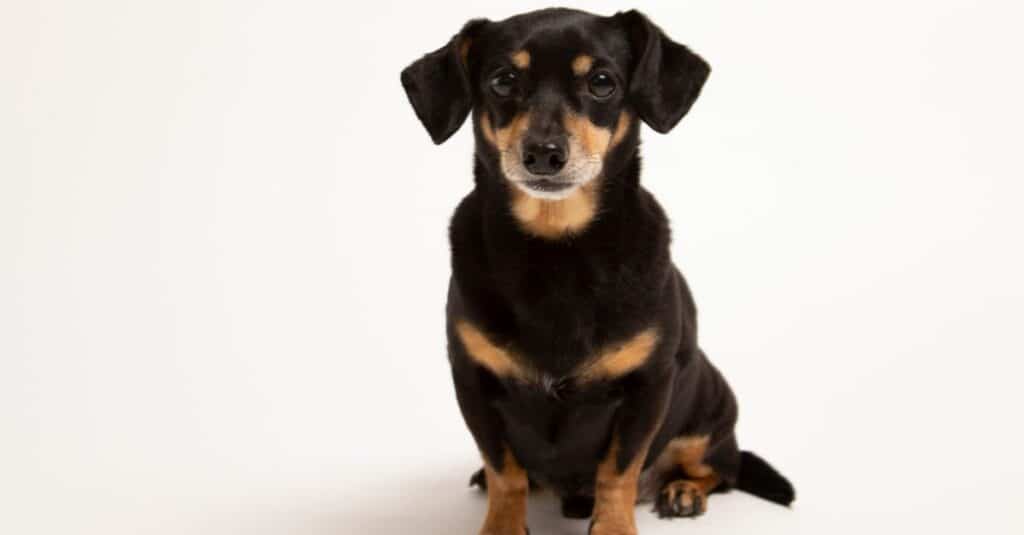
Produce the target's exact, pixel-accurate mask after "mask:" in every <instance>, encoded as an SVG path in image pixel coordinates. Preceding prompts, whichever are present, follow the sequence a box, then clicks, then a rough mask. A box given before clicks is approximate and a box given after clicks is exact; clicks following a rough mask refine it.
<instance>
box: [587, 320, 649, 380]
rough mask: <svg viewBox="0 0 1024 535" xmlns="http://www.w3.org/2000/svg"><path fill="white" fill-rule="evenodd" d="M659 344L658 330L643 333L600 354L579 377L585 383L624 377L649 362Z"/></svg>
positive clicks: (590, 361) (588, 363)
mask: <svg viewBox="0 0 1024 535" xmlns="http://www.w3.org/2000/svg"><path fill="white" fill-rule="evenodd" d="M657 344H658V331H657V330H655V329H653V328H651V329H647V330H645V331H642V332H640V333H639V334H637V335H635V336H633V337H632V338H630V339H629V340H627V341H625V342H623V343H622V344H621V345H618V346H615V347H612V348H609V349H606V350H604V351H602V352H600V353H598V354H597V355H596V356H595V357H593V358H592V359H590V360H589V361H588V362H587V363H586V364H584V365H583V368H582V369H581V370H580V371H579V374H578V377H579V379H580V380H581V381H583V382H589V381H601V380H610V379H615V378H618V377H622V376H623V375H626V374H627V373H629V372H631V371H633V370H636V369H637V368H639V367H640V366H642V365H643V364H644V362H647V359H648V358H650V356H651V353H652V352H653V351H654V347H655V346H656V345H657Z"/></svg>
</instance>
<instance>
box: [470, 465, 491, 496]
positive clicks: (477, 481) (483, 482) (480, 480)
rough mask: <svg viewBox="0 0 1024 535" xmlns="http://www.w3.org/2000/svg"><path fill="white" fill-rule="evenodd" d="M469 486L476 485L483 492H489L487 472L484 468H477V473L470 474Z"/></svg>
mask: <svg viewBox="0 0 1024 535" xmlns="http://www.w3.org/2000/svg"><path fill="white" fill-rule="evenodd" d="M469 486H470V487H476V488H478V489H480V490H481V491H482V492H487V474H485V473H484V469H483V468H481V469H479V470H477V471H476V473H474V474H473V475H472V476H470V478H469Z"/></svg>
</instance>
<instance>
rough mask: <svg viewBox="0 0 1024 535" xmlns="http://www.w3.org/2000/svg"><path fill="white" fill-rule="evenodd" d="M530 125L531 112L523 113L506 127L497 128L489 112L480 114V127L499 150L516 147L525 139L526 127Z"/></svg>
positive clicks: (503, 150) (485, 136)
mask: <svg viewBox="0 0 1024 535" xmlns="http://www.w3.org/2000/svg"><path fill="white" fill-rule="evenodd" d="M529 126H530V114H529V112H527V113H521V114H519V115H517V116H515V117H514V118H513V119H512V122H510V123H509V124H508V126H506V127H504V128H498V129H495V128H494V125H492V124H491V117H490V116H489V115H487V113H483V114H481V116H480V129H481V130H482V131H483V133H484V138H486V139H487V141H488V142H490V143H491V144H492V145H494V146H495V148H497V149H498V150H499V151H501V152H505V151H507V150H510V149H511V148H512V147H515V146H516V145H518V144H519V142H520V141H521V140H522V139H523V134H525V133H526V128H527V127H529Z"/></svg>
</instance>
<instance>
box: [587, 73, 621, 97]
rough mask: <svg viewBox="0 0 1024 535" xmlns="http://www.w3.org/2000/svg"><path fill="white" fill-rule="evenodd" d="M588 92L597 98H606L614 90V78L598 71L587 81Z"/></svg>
mask: <svg viewBox="0 0 1024 535" xmlns="http://www.w3.org/2000/svg"><path fill="white" fill-rule="evenodd" d="M587 85H588V86H589V88H590V93H591V94H592V95H594V96H595V97H598V98H606V97H608V96H611V94H612V93H614V92H615V80H614V79H613V78H612V77H611V75H610V74H608V73H604V72H599V73H597V74H595V75H593V76H591V77H590V80H589V81H588V82H587Z"/></svg>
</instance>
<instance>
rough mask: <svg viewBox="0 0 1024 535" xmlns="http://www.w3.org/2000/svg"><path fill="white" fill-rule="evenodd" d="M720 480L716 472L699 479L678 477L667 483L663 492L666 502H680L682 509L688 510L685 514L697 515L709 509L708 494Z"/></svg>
mask: <svg viewBox="0 0 1024 535" xmlns="http://www.w3.org/2000/svg"><path fill="white" fill-rule="evenodd" d="M720 481H721V480H720V479H719V478H718V475H717V474H714V473H711V474H708V475H707V476H706V477H702V478H697V479H677V480H675V481H672V482H669V483H668V484H666V485H665V488H663V489H662V490H661V493H662V494H663V495H664V498H665V502H667V503H678V505H679V508H680V509H681V510H683V511H687V512H686V513H683V514H684V515H685V516H696V515H700V514H703V513H704V512H705V511H706V510H707V507H708V494H709V493H710V492H711V491H712V490H714V489H715V487H717V486H718V484H719V482H720Z"/></svg>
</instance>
